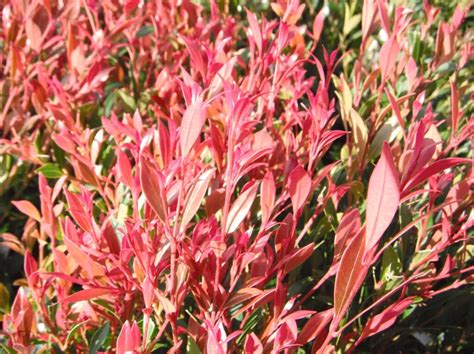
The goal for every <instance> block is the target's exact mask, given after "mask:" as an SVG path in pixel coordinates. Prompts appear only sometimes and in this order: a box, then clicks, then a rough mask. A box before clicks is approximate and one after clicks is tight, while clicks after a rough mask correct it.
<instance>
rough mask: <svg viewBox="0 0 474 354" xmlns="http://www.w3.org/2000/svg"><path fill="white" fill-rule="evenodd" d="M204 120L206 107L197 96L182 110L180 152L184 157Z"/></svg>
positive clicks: (194, 140) (199, 131)
mask: <svg viewBox="0 0 474 354" xmlns="http://www.w3.org/2000/svg"><path fill="white" fill-rule="evenodd" d="M205 120H206V107H205V105H204V103H203V102H202V99H201V98H198V99H197V100H196V101H195V102H194V103H192V104H191V105H190V106H189V107H188V108H187V109H186V111H185V112H184V115H183V120H182V122H181V130H180V144H181V154H182V157H183V158H185V157H186V156H187V155H188V153H189V151H190V150H191V148H192V147H193V145H194V143H195V142H196V140H197V138H198V137H199V134H201V130H202V126H203V125H204V122H205Z"/></svg>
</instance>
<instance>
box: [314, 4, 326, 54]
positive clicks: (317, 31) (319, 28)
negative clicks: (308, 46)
mask: <svg viewBox="0 0 474 354" xmlns="http://www.w3.org/2000/svg"><path fill="white" fill-rule="evenodd" d="M323 27H324V9H321V11H319V12H318V14H317V15H316V17H315V18H314V22H313V41H314V43H315V44H314V46H315V45H316V44H318V42H319V38H321V33H322V32H323Z"/></svg>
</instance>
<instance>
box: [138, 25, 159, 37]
mask: <svg viewBox="0 0 474 354" xmlns="http://www.w3.org/2000/svg"><path fill="white" fill-rule="evenodd" d="M154 31H155V28H154V27H153V26H143V27H142V28H140V29H139V30H138V32H137V33H136V34H135V38H141V37H146V36H148V35H149V34H152V33H153V32H154Z"/></svg>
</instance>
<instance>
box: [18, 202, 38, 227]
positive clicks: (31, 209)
mask: <svg viewBox="0 0 474 354" xmlns="http://www.w3.org/2000/svg"><path fill="white" fill-rule="evenodd" d="M12 204H13V205H14V206H15V207H16V208H17V209H18V210H19V211H21V212H22V213H23V214H25V215H27V216H29V217H30V218H32V219H34V220H36V221H38V222H41V215H40V213H39V211H38V209H36V207H35V206H34V205H33V203H31V202H29V201H28V200H14V201H12Z"/></svg>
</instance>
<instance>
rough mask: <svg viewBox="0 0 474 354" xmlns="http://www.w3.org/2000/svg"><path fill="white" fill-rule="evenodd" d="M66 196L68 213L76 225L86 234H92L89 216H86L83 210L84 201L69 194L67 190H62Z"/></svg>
mask: <svg viewBox="0 0 474 354" xmlns="http://www.w3.org/2000/svg"><path fill="white" fill-rule="evenodd" d="M64 193H65V195H66V200H67V203H68V204H69V211H70V213H71V215H72V217H73V218H74V220H75V221H76V222H77V224H78V225H79V226H80V227H81V228H82V229H83V230H84V231H87V232H90V233H92V232H93V224H92V219H91V215H87V213H86V211H85V209H84V200H83V199H82V198H81V197H79V196H78V195H77V194H74V193H70V192H69V191H68V190H64Z"/></svg>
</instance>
